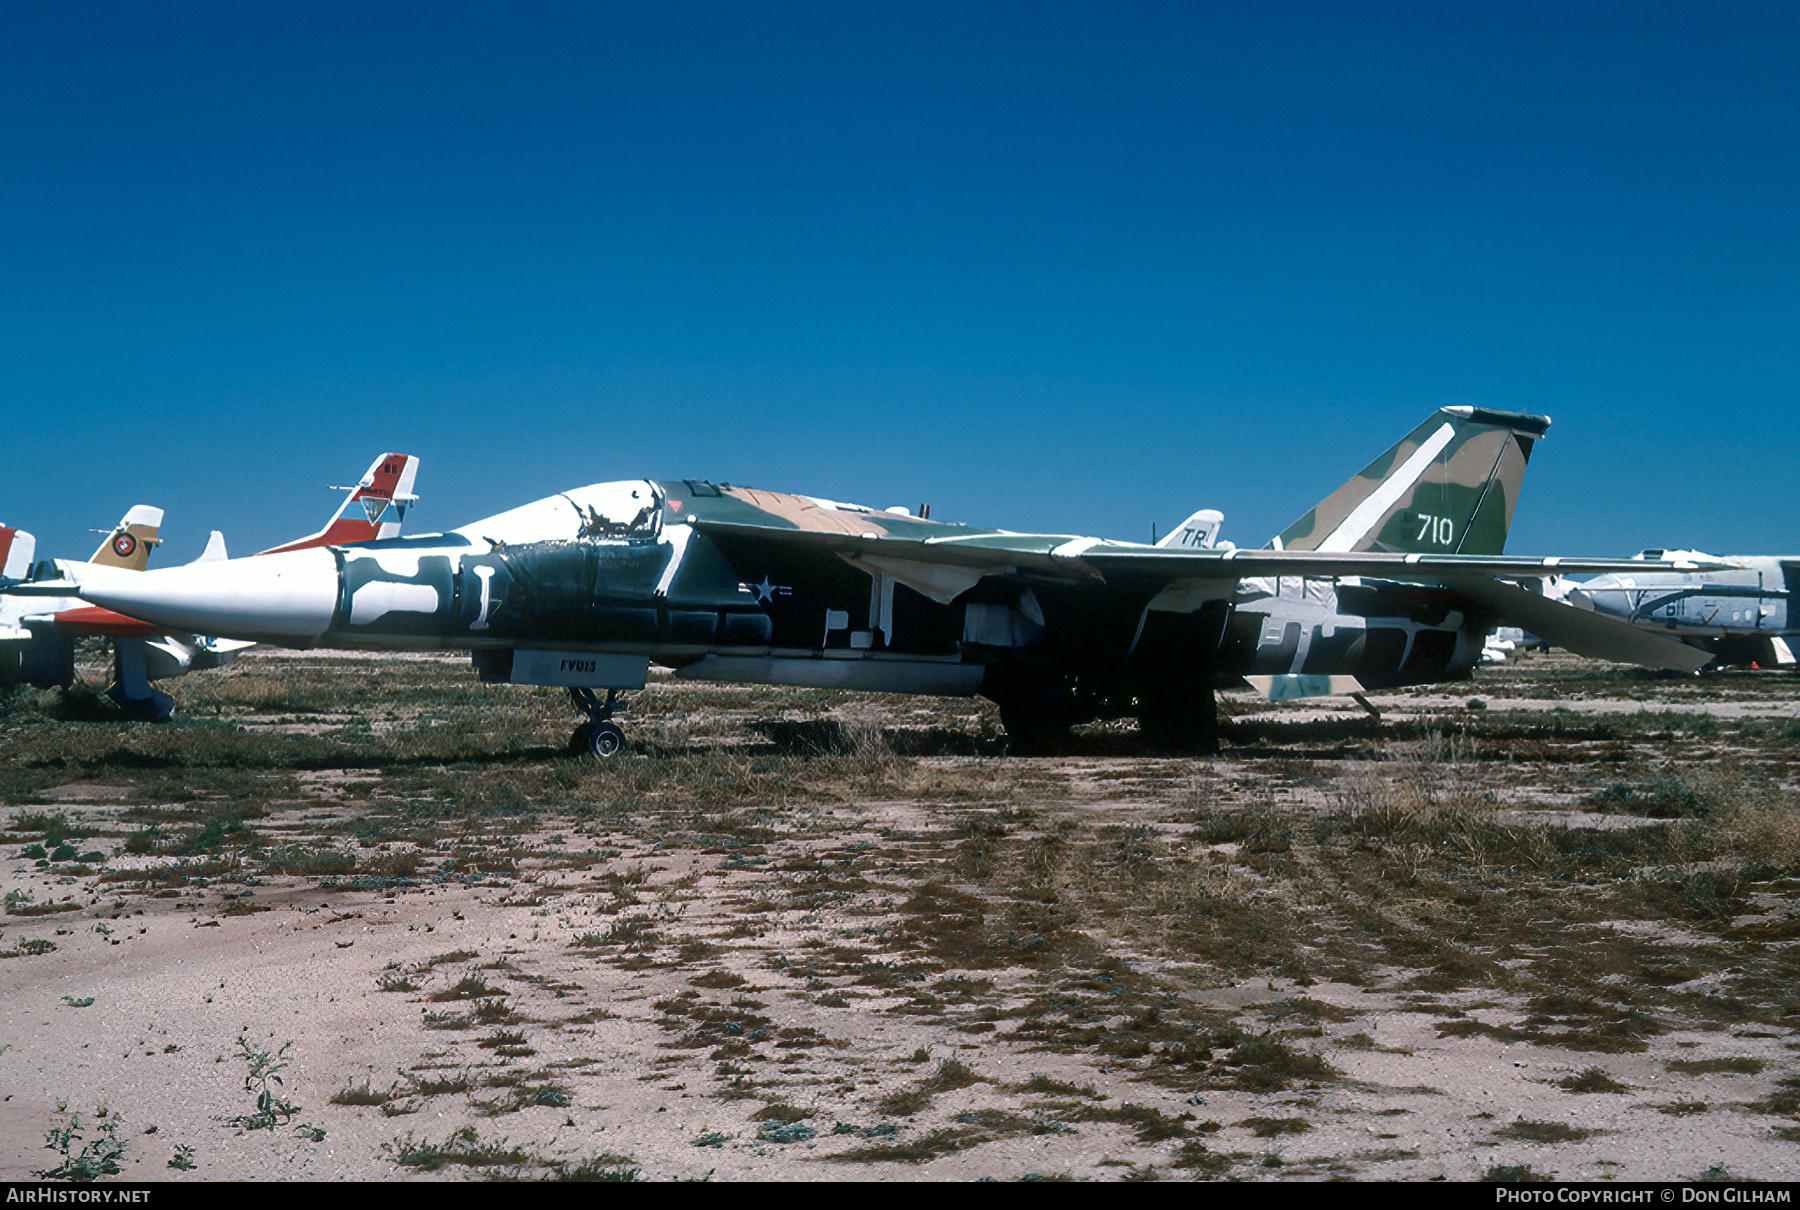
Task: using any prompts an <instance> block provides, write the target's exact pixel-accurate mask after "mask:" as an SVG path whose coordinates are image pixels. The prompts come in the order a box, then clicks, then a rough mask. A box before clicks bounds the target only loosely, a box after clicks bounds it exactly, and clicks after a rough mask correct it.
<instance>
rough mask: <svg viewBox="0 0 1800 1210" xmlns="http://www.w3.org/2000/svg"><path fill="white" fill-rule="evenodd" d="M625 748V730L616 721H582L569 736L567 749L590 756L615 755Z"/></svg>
mask: <svg viewBox="0 0 1800 1210" xmlns="http://www.w3.org/2000/svg"><path fill="white" fill-rule="evenodd" d="M624 748H625V731H624V729H623V728H621V727H620V726H619V725H618V724H617V723H582V724H581V725H580V726H579V727H577V728H575V734H574V735H572V736H570V737H569V751H571V752H574V753H577V754H580V753H586V754H588V755H590V756H598V757H602V758H604V757H608V756H617V755H618V754H619V753H620V752H621V751H623V750H624Z"/></svg>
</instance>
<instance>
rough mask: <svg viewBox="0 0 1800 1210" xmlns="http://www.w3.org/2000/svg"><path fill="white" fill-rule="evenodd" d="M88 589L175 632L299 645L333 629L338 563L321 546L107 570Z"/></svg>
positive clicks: (86, 593) (87, 582)
mask: <svg viewBox="0 0 1800 1210" xmlns="http://www.w3.org/2000/svg"><path fill="white" fill-rule="evenodd" d="M80 592H81V595H82V598H83V599H84V600H87V601H91V602H93V603H94V604H96V605H103V606H105V607H106V608H108V609H111V610H115V611H117V612H119V613H122V614H127V615H129V616H131V617H134V618H142V619H143V620H144V621H146V622H155V623H157V624H159V625H162V626H167V627H169V628H170V629H173V630H183V631H187V632H190V633H193V634H206V635H219V636H222V637H225V638H234V639H251V640H255V641H259V642H275V643H290V644H291V643H294V642H297V641H300V642H304V641H310V640H313V639H317V638H318V637H319V636H321V635H323V634H324V633H325V631H326V630H328V629H330V627H331V619H332V615H333V613H334V612H335V611H336V609H337V600H338V568H337V559H336V558H335V557H334V556H333V555H332V553H331V552H330V551H329V550H324V549H318V548H315V549H311V550H297V551H293V552H291V553H289V554H279V555H262V556H257V557H254V558H248V559H223V560H219V561H216V562H211V563H191V564H188V565H187V566H185V567H168V568H164V569H162V570H160V571H141V572H127V571H112V570H111V569H106V568H101V569H96V571H95V572H90V573H89V574H87V575H86V576H84V578H83V579H82V582H81V586H80Z"/></svg>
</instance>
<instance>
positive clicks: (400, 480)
mask: <svg viewBox="0 0 1800 1210" xmlns="http://www.w3.org/2000/svg"><path fill="white" fill-rule="evenodd" d="M418 473H419V460H418V458H416V457H414V456H413V455H411V454H383V455H382V456H381V457H379V458H377V459H375V461H374V463H373V464H372V465H371V466H370V467H369V471H368V473H367V474H365V475H364V476H363V477H362V481H361V482H360V483H358V484H357V485H356V486H355V487H352V488H348V489H346V490H348V491H349V493H350V494H349V495H348V496H346V497H345V498H344V503H343V504H342V505H340V506H339V507H338V510H337V512H335V513H333V514H332V515H331V520H330V521H328V522H326V524H325V528H324V529H322V530H320V531H319V532H318V533H316V534H313V535H312V536H310V537H306V538H300V539H298V540H296V541H293V542H288V543H285V544H283V545H281V546H272V547H270V548H269V549H268V550H265V551H263V552H261V553H263V554H265V555H273V554H279V553H280V552H281V551H284V550H305V549H307V548H308V547H312V546H345V545H348V544H349V543H352V542H373V541H375V540H376V539H378V538H396V537H399V536H400V526H401V523H402V522H404V521H405V519H406V510H407V508H409V507H410V506H411V505H412V502H413V501H414V500H416V499H418V497H417V496H415V495H413V480H414V478H415V477H416V476H417V475H418Z"/></svg>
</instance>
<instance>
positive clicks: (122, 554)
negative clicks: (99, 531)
mask: <svg viewBox="0 0 1800 1210" xmlns="http://www.w3.org/2000/svg"><path fill="white" fill-rule="evenodd" d="M162 520H163V510H162V509H160V508H152V507H151V506H150V505H148V504H134V505H132V506H131V509H130V511H129V512H127V513H126V514H125V518H124V520H122V521H120V522H119V524H118V527H117V528H116V529H114V530H113V531H112V533H111V534H109V535H107V538H106V541H104V542H102V543H100V549H99V550H97V551H95V552H94V557H93V558H91V559H89V560H88V562H89V563H98V564H100V565H101V566H103V567H123V568H125V569H126V570H128V571H142V570H144V568H146V567H148V566H149V565H150V549H151V548H152V547H154V546H156V545H157V544H158V543H160V542H161V541H162V539H161V538H159V537H157V536H156V535H157V533H158V531H160V530H161V529H162Z"/></svg>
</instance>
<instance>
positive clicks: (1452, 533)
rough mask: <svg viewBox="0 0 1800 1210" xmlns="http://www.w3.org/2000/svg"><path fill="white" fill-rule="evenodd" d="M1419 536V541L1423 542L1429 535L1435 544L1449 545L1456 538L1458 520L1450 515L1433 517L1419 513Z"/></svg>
mask: <svg viewBox="0 0 1800 1210" xmlns="http://www.w3.org/2000/svg"><path fill="white" fill-rule="evenodd" d="M1418 517H1419V536H1418V538H1417V539H1416V540H1417V541H1420V542H1423V541H1425V539H1426V538H1427V537H1429V538H1430V539H1431V542H1432V545H1434V546H1449V545H1450V544H1451V543H1452V542H1453V541H1455V539H1456V522H1455V521H1453V520H1451V519H1450V518H1449V517H1433V516H1430V515H1429V514H1426V513H1420V514H1418Z"/></svg>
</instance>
